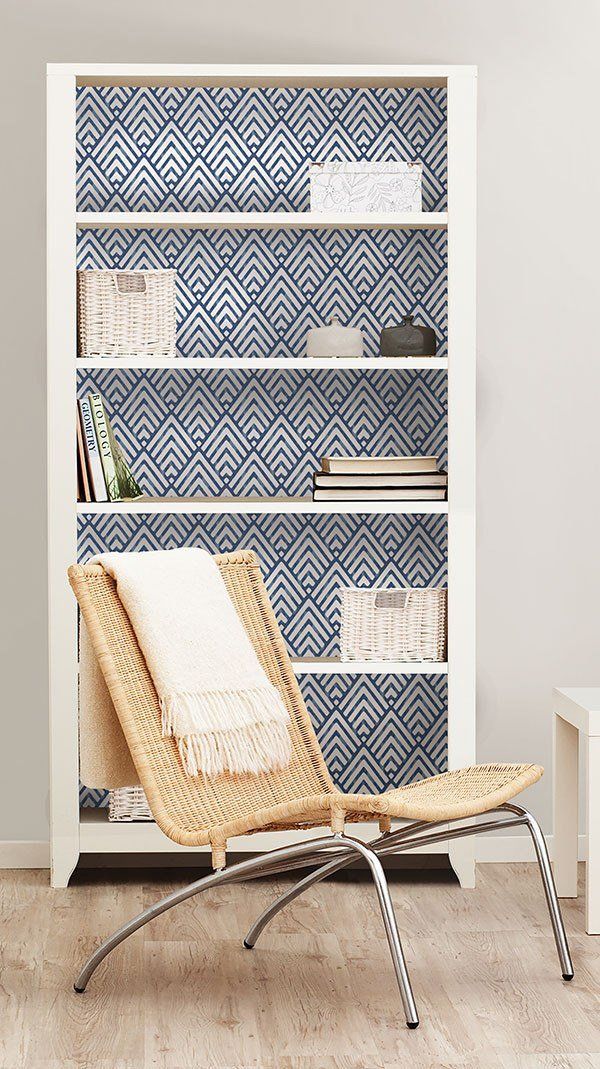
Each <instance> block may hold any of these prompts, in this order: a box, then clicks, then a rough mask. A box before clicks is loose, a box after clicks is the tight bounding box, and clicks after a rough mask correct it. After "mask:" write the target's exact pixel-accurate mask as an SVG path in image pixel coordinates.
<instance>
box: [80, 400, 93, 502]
mask: <svg viewBox="0 0 600 1069" xmlns="http://www.w3.org/2000/svg"><path fill="white" fill-rule="evenodd" d="M77 478H78V479H80V480H81V486H80V490H81V493H80V496H79V501H91V500H92V493H91V485H90V477H89V472H88V467H87V459H86V455H85V445H84V441H83V433H82V430H81V412H80V411H79V405H78V406H77Z"/></svg>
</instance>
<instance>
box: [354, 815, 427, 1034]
mask: <svg viewBox="0 0 600 1069" xmlns="http://www.w3.org/2000/svg"><path fill="white" fill-rule="evenodd" d="M340 839H341V841H342V842H344V843H351V844H352V846H353V847H354V849H355V850H356V851H357V853H359V854H362V856H363V857H364V858H365V860H366V862H367V864H368V866H369V868H370V869H371V875H372V877H373V882H374V884H375V889H376V891H377V897H378V899H379V907H380V909H381V916H382V917H383V924H384V928H385V934H386V936H387V941H388V946H389V948H390V954H391V956H392V962H393V964H394V971H395V973H396V979H397V981H398V987H399V988H400V995H401V997H402V1005H403V1006H404V1015H405V1017H406V1023H407V1025H408V1027H409V1028H417V1026H418V1024H419V1017H418V1014H417V1007H416V1005H415V1000H414V996H413V993H412V987H411V984H410V978H409V975H408V969H407V968H406V961H405V959H404V952H403V950H402V943H401V942H400V936H399V934H398V925H397V924H396V914H395V913H394V907H393V905H392V899H391V897H390V891H389V887H388V884H387V880H386V878H385V872H384V871H383V865H382V864H381V861H380V860H379V858H378V857H377V854H376V853H375V851H374V850H371V849H370V847H368V846H365V844H364V843H361V842H359V841H358V839H351V838H349V837H347V836H345V835H342V836H340Z"/></svg>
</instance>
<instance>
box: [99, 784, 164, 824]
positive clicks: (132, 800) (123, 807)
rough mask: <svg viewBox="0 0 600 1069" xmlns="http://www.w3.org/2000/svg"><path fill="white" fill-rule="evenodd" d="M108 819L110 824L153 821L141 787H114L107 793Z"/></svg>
mask: <svg viewBox="0 0 600 1069" xmlns="http://www.w3.org/2000/svg"><path fill="white" fill-rule="evenodd" d="M108 819H109V820H110V821H111V823H116V824H119V823H124V822H131V821H134V820H154V817H153V816H152V810H151V809H150V806H149V805H148V799H147V798H146V792H145V790H144V788H143V787H139V786H137V787H115V789H114V790H112V791H109V792H108Z"/></svg>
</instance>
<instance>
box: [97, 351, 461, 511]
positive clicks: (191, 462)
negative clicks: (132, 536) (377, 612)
mask: <svg viewBox="0 0 600 1069" xmlns="http://www.w3.org/2000/svg"><path fill="white" fill-rule="evenodd" d="M78 390H79V393H80V394H85V393H88V392H89V391H93V390H97V391H98V392H100V393H101V394H102V396H103V397H104V399H105V401H106V403H107V407H108V411H109V413H110V416H111V420H112V422H113V425H114V428H115V431H116V433H117V438H118V440H119V442H120V444H121V446H122V448H123V450H124V453H125V455H126V457H127V459H128V460H129V462H130V464H131V465H132V468H133V470H134V472H135V475H136V477H137V479H138V481H139V482H140V484H141V486H142V488H143V490H144V492H145V493H146V494H148V495H149V496H152V497H165V496H169V495H171V496H182V497H186V496H187V497H191V496H199V497H208V496H210V497H218V496H219V495H221V496H223V495H224V496H233V497H244V496H246V497H251V496H253V495H264V496H267V497H275V496H278V495H280V496H286V497H294V496H300V497H310V496H311V492H312V473H313V472H314V471H315V470H317V469H318V468H319V467H320V458H321V456H324V455H327V454H330V453H340V452H341V453H345V452H349V453H354V452H356V451H359V452H362V453H374V454H387V453H392V454H393V453H401V454H417V453H425V454H433V455H436V456H438V457H439V459H440V462H441V463H442V464H445V461H446V414H447V394H446V374H445V372H444V371H422V372H416V373H415V372H411V371H363V372H359V371H354V370H353V371H311V372H304V371H297V370H289V371H288V370H283V371H279V370H277V371H262V370H261V371H246V370H237V369H236V370H231V371H229V370H225V371H223V370H218V371H203V372H202V373H201V374H198V372H197V371H193V370H184V369H183V368H182V369H181V370H179V369H177V370H175V371H172V370H161V371H157V370H155V371H138V370H128V369H124V370H122V371H121V370H118V371H112V370H107V371H102V370H101V371H94V370H92V371H90V372H89V373H87V374H86V373H83V372H80V373H79V374H78Z"/></svg>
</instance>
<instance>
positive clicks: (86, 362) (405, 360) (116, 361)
mask: <svg viewBox="0 0 600 1069" xmlns="http://www.w3.org/2000/svg"><path fill="white" fill-rule="evenodd" d="M76 364H77V370H78V371H89V370H97V369H103V370H105V369H107V368H112V369H113V370H116V369H123V368H125V369H127V368H143V369H146V370H153V369H162V368H175V369H178V368H201V369H206V370H210V369H214V370H218V369H230V370H236V369H241V368H244V369H248V370H249V371H262V370H268V369H269V368H273V369H276V368H278V369H279V370H284V371H285V370H290V371H292V370H300V371H325V370H330V369H331V370H334V371H351V370H355V371H365V370H369V371H377V370H381V371H391V370H395V371H445V370H447V368H448V359H447V357H444V356H413V357H408V356H404V357H384V356H365V357H361V358H355V357H326V358H325V357H321V358H316V357H314V358H313V357H306V356H297V357H286V356H279V357H278V356H265V357H244V356H221V357H219V356H214V357H211V356H181V357H139V356H138V357H134V356H118V357H117V356H115V357H80V358H78V359H77V361H76Z"/></svg>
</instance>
